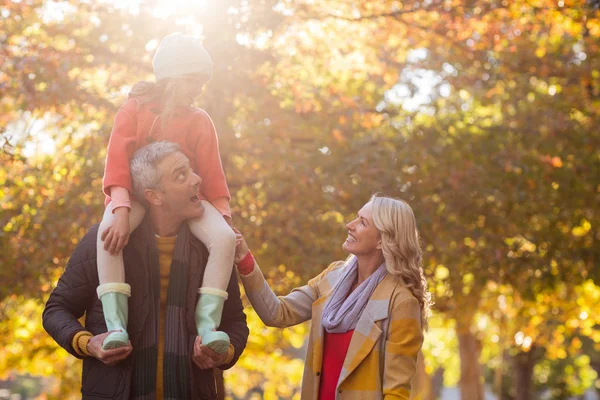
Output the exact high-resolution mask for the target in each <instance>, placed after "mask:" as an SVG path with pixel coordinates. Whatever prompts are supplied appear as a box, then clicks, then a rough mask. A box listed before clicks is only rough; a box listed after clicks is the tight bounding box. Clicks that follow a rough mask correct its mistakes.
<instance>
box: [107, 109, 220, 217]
mask: <svg viewBox="0 0 600 400" xmlns="http://www.w3.org/2000/svg"><path fill="white" fill-rule="evenodd" d="M159 112H160V111H159V110H158V104H156V103H145V104H142V98H129V99H128V100H127V101H126V102H125V103H124V104H123V105H122V106H121V108H119V111H118V112H117V115H116V116H115V123H114V125H113V130H112V133H111V135H110V141H109V143H108V151H107V155H106V168H105V171H104V181H103V190H104V193H105V194H106V195H110V187H111V186H120V187H123V188H125V189H127V190H129V191H130V192H131V191H132V188H131V174H130V171H129V160H131V157H132V156H133V153H134V152H135V151H136V150H137V149H139V148H140V147H143V146H145V145H147V144H148V143H150V142H151V141H159V140H168V141H170V142H174V143H177V144H179V146H181V151H182V152H183V153H184V154H185V155H186V156H187V157H188V158H189V159H190V163H191V165H192V169H193V170H194V172H196V173H197V174H198V175H199V176H200V177H201V178H202V184H201V187H200V191H201V192H202V194H203V195H204V197H205V198H206V200H208V201H209V202H211V203H213V204H214V205H215V207H216V208H217V209H218V210H219V211H220V212H221V213H222V214H223V215H228V216H231V211H230V210H229V200H230V198H231V197H230V195H229V189H228V187H227V181H226V180H225V173H224V172H223V166H222V164H221V156H220V155H219V142H218V139H217V133H216V131H215V127H214V125H213V123H212V120H211V119H210V117H209V116H208V114H207V113H206V111H204V110H201V109H199V108H196V107H181V108H180V109H178V110H176V111H175V114H174V115H173V117H172V119H171V121H170V122H169V127H168V129H165V132H162V131H161V120H160V119H157V118H156V117H157V116H158V115H159ZM155 121H156V123H154V122H155ZM153 124H154V126H153ZM151 129H152V132H150V130H151ZM223 198H224V199H226V200H227V201H223V200H224V199H223ZM215 200H219V201H217V203H218V204H215V203H214V202H215ZM224 203H226V204H224Z"/></svg>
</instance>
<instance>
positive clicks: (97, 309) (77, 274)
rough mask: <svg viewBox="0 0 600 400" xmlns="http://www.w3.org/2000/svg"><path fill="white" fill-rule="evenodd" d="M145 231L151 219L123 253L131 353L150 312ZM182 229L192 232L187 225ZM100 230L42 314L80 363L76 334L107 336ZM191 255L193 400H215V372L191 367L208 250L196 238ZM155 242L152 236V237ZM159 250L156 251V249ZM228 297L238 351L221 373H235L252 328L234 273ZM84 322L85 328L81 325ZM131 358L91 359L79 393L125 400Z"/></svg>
mask: <svg viewBox="0 0 600 400" xmlns="http://www.w3.org/2000/svg"><path fill="white" fill-rule="evenodd" d="M144 229H152V227H151V224H150V222H149V218H147V219H146V220H145V221H144V222H143V223H142V224H141V225H140V227H139V228H138V229H137V230H136V231H135V232H133V234H132V235H131V237H130V240H129V244H128V245H127V246H126V247H125V249H124V262H125V280H126V282H127V283H129V284H130V285H131V297H130V298H129V324H128V328H127V330H128V331H129V336H130V340H131V344H132V346H133V348H134V349H135V348H136V345H137V344H138V342H139V340H140V337H141V332H142V328H143V326H144V321H145V319H146V316H147V315H148V311H149V304H148V301H147V299H148V293H150V281H149V279H148V269H149V265H148V264H149V260H150V259H151V258H150V254H151V251H153V249H155V244H154V243H147V240H145V239H143V238H144V237H146V238H147V237H149V236H148V235H147V232H146V235H144V234H143V232H141V231H143V230H144ZM182 229H188V228H187V224H184V226H183V227H182ZM97 233H98V226H97V225H96V226H94V227H92V229H90V230H89V231H88V232H87V233H86V235H85V236H84V237H83V239H82V240H81V241H80V242H79V244H78V245H77V247H76V248H75V251H74V252H73V254H72V256H71V259H70V260H69V263H68V264H67V268H66V270H65V272H64V273H63V275H62V276H61V278H60V280H59V281H58V285H57V286H56V288H55V289H54V291H53V292H52V294H51V295H50V298H49V299H48V302H47V303H46V308H45V309H44V313H43V315H42V320H43V324H44V329H46V331H47V332H48V333H49V334H50V335H51V336H52V337H53V338H54V340H56V342H57V343H58V344H59V345H60V346H62V347H63V348H64V349H66V350H67V351H68V352H69V353H71V354H73V355H74V356H75V357H78V358H81V357H80V356H79V355H78V354H77V353H76V352H75V350H74V349H73V347H72V345H71V342H72V340H73V337H74V336H75V334H76V333H77V332H79V331H82V330H88V331H90V332H91V333H92V334H94V335H97V334H101V333H104V332H106V324H105V322H104V314H103V313H102V303H101V302H100V300H98V297H97V295H96V288H97V287H98V271H97V267H96V237H97ZM189 236H190V237H191V238H192V239H191V243H190V246H189V249H190V252H189V256H188V261H189V263H188V265H189V272H188V289H187V293H188V295H187V301H186V307H185V315H186V328H187V332H188V335H189V341H188V343H189V346H188V351H189V368H190V374H189V376H190V377H191V382H190V388H191V396H190V399H191V400H196V399H216V398H217V391H216V387H215V379H214V374H213V370H212V369H209V370H200V369H199V368H198V367H196V366H195V365H194V364H193V363H192V353H193V343H194V339H195V338H196V335H197V333H196V332H197V331H196V323H195V317H194V311H195V308H196V301H197V299H198V288H199V287H201V283H202V277H203V275H204V268H205V267H206V259H207V256H208V251H207V250H206V247H204V244H202V242H200V241H199V240H197V239H196V238H195V237H193V236H192V235H189ZM150 237H151V236H150ZM154 251H155V250H154ZM227 292H228V294H229V297H228V299H227V301H226V302H225V307H224V310H223V318H222V321H221V326H220V328H219V329H220V330H222V331H224V332H226V333H227V334H228V335H229V338H230V339H231V343H232V344H233V346H234V348H235V356H234V357H233V360H232V361H231V362H230V363H229V364H226V365H222V366H221V367H220V369H228V368H231V367H232V366H233V365H234V364H235V363H236V361H237V360H238V358H239V356H240V354H241V353H242V351H243V350H244V348H245V347H246V341H247V339H248V326H247V325H246V315H245V314H244V312H243V306H242V301H241V299H240V291H239V287H238V283H237V276H236V274H235V273H234V274H232V277H231V280H230V281H229V287H228V288H227ZM84 313H85V315H86V317H85V328H84V327H83V326H81V324H80V323H79V321H78V318H80V317H81V316H82V315H84ZM132 364H133V363H132V356H131V355H130V356H129V357H128V358H127V359H126V360H123V361H121V362H120V363H119V364H117V365H116V366H108V365H105V364H104V363H102V362H101V361H99V360H97V359H95V358H93V357H85V358H84V360H83V374H82V385H81V392H82V394H83V397H82V398H83V399H84V400H100V399H102V400H106V399H118V400H127V399H128V398H129V393H130V389H131V374H132Z"/></svg>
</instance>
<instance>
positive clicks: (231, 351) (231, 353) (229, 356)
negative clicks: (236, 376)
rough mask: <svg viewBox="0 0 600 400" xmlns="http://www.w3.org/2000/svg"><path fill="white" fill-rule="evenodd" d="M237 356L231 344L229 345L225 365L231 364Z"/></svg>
mask: <svg viewBox="0 0 600 400" xmlns="http://www.w3.org/2000/svg"><path fill="white" fill-rule="evenodd" d="M234 355H235V349H234V347H233V345H232V344H231V343H229V348H228V349H227V357H225V361H223V364H229V363H230V362H231V360H233V356H234Z"/></svg>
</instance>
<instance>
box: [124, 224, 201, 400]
mask: <svg viewBox="0 0 600 400" xmlns="http://www.w3.org/2000/svg"><path fill="white" fill-rule="evenodd" d="M140 228H142V229H144V228H146V229H144V233H143V234H144V239H145V240H146V243H149V244H150V245H149V251H150V257H149V263H148V265H147V266H146V267H147V268H148V277H149V279H150V285H149V288H150V291H149V293H148V298H147V301H148V302H149V303H150V309H149V312H148V318H147V319H146V321H145V323H144V327H143V329H142V333H141V337H140V341H139V344H138V345H137V346H136V348H134V349H133V371H132V372H133V373H132V385H131V399H135V400H155V398H156V381H157V376H156V362H157V358H158V329H159V327H158V325H159V313H160V272H159V271H160V269H159V263H158V250H157V248H156V240H155V239H154V231H153V230H152V228H151V227H150V226H149V224H148V223H146V224H142V225H141V226H140ZM190 239H191V233H190V232H189V229H188V228H187V224H184V225H183V227H182V229H181V230H180V232H179V233H178V235H177V241H176V242H175V250H174V252H173V262H172V264H171V271H170V274H169V288H168V291H167V305H166V316H165V349H164V361H163V376H161V377H158V379H163V387H164V398H165V400H189V398H190V382H189V379H190V376H189V372H190V363H191V359H190V355H189V354H188V349H187V347H188V335H187V333H186V326H185V303H186V296H187V283H188V255H189V241H190ZM136 267H138V268H139V267H141V266H137V265H134V266H132V268H136ZM134 312H135V310H134Z"/></svg>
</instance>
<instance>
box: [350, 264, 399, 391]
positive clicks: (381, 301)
mask: <svg viewBox="0 0 600 400" xmlns="http://www.w3.org/2000/svg"><path fill="white" fill-rule="evenodd" d="M397 285H398V281H397V280H396V279H395V278H394V277H393V276H392V275H390V274H387V275H386V276H385V278H383V280H382V281H381V283H379V285H377V287H376V288H375V291H374V292H373V295H372V296H371V298H370V299H369V302H368V303H367V306H366V307H365V311H363V313H362V315H361V316H360V318H359V320H358V323H357V324H356V328H355V329H354V333H353V334H352V339H351V340H350V346H349V347H348V353H346V359H345V360H344V365H343V367H342V372H341V374H340V378H339V380H338V386H339V385H340V384H341V383H342V382H343V381H344V380H345V379H346V378H347V377H348V376H349V375H350V374H351V373H352V371H354V370H355V369H356V367H358V366H359V365H360V363H361V362H362V361H363V360H364V359H365V358H366V357H367V356H368V355H369V353H371V351H372V350H373V347H374V346H375V344H376V343H378V341H379V339H380V336H381V334H382V333H383V332H382V330H381V328H380V327H379V326H378V325H377V323H376V322H377V321H381V320H384V319H387V318H388V317H389V311H390V307H389V306H390V299H391V297H392V293H393V292H394V290H395V288H396V286H397Z"/></svg>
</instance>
